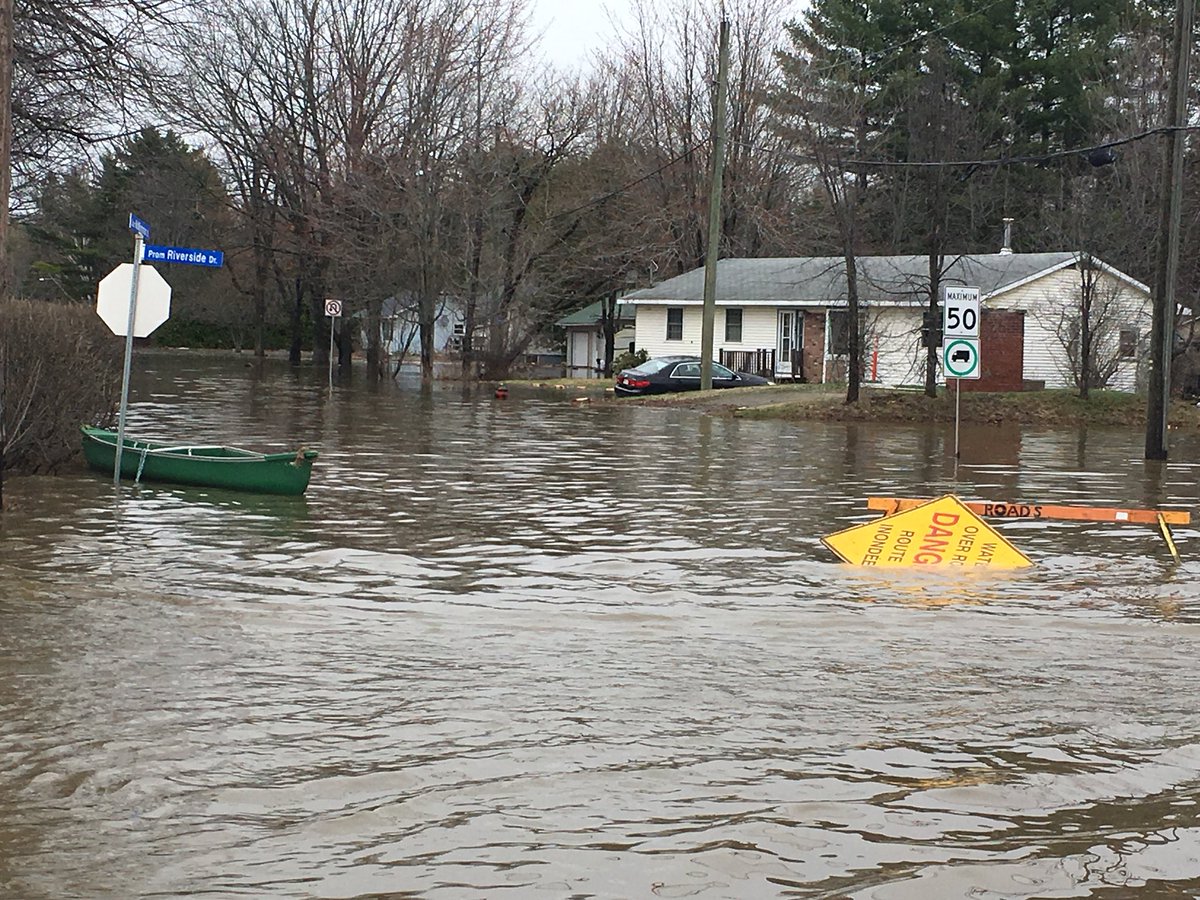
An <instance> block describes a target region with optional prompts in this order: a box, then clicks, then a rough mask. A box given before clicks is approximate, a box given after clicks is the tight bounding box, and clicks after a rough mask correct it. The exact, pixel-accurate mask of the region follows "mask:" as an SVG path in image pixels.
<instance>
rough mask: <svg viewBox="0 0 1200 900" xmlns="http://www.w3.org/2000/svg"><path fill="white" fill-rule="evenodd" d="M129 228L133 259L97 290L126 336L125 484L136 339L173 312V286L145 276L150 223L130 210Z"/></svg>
mask: <svg viewBox="0 0 1200 900" xmlns="http://www.w3.org/2000/svg"><path fill="white" fill-rule="evenodd" d="M129 230H130V231H132V232H133V262H132V263H122V264H121V265H119V266H117V267H116V268H115V269H113V270H112V271H111V272H109V273H108V274H107V275H106V276H104V279H103V280H102V281H101V282H100V287H99V289H98V290H97V291H96V312H97V314H99V316H100V318H101V319H103V320H104V324H106V325H107V326H108V327H109V329H110V330H111V331H112V333H113V334H115V335H117V336H123V337H124V338H125V367H124V369H123V375H122V376H121V411H120V414H119V415H118V417H117V452H116V457H115V459H114V461H113V484H120V483H121V449H122V448H123V447H124V445H125V413H126V410H127V409H128V407H129V370H130V364H131V362H132V360H133V339H134V337H135V336H136V337H146V335H148V334H150V332H152V331H153V330H154V329H155V328H157V327H158V326H159V325H161V324H162V323H163V322H165V321H167V318H168V317H169V316H170V315H171V286H170V285H169V284H167V283H166V282H165V281H164V280H163V277H162V276H161V275H159V274H158V272H156V271H154V269H147V270H146V273H145V278H143V277H142V275H143V273H142V248H143V246H144V242H145V241H146V240H148V239H149V238H150V226H149V225H147V224H146V223H145V222H143V221H142V220H141V219H139V218H138V217H137V216H135V215H134V214H133V213H130V214H129ZM139 301H141V309H140V310H139V308H138V305H139ZM139 312H140V315H139Z"/></svg>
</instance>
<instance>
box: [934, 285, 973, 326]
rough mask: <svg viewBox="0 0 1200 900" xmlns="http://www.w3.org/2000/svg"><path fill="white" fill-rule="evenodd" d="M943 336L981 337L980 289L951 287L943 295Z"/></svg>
mask: <svg viewBox="0 0 1200 900" xmlns="http://www.w3.org/2000/svg"><path fill="white" fill-rule="evenodd" d="M942 336H943V337H944V338H947V339H948V338H978V337H979V288H977V287H949V286H947V287H946V288H945V289H944V292H943V294H942Z"/></svg>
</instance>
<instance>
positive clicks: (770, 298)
mask: <svg viewBox="0 0 1200 900" xmlns="http://www.w3.org/2000/svg"><path fill="white" fill-rule="evenodd" d="M1075 260H1076V254H1074V253H1067V252H1062V253H985V254H974V255H964V256H959V257H957V258H952V262H951V264H950V266H949V268H948V269H947V271H946V273H945V275H944V276H943V280H944V282H945V283H946V284H951V285H969V286H971V287H978V288H979V289H980V292H981V293H982V295H983V296H984V297H988V296H991V295H993V294H996V293H999V292H1001V291H1004V290H1005V289H1007V288H1010V287H1013V286H1014V285H1017V284H1019V283H1021V282H1023V281H1026V280H1028V279H1030V278H1033V277H1034V276H1036V275H1040V274H1044V273H1048V272H1050V271H1052V270H1055V269H1059V268H1062V267H1064V266H1067V265H1070V264H1072V263H1073V262H1075ZM1126 277H1128V276H1126ZM928 285H929V257H928V256H860V257H858V291H859V298H860V299H861V300H862V301H863V302H867V303H871V302H875V303H878V302H884V301H887V302H892V303H905V302H909V303H923V302H925V298H926V297H927V296H928V290H929V287H928ZM716 298H717V301H718V302H722V303H763V304H771V303H797V302H800V303H805V302H807V303H815V304H822V305H825V304H837V303H844V302H845V298H846V263H845V260H844V259H843V258H842V257H840V256H813V257H776V258H771V259H723V260H721V261H720V262H718V263H717V288H716ZM622 299H623V300H624V301H626V302H632V303H638V302H642V303H664V302H666V303H700V302H703V300H704V269H703V268H699V269H694V270H692V271H691V272H686V273H684V274H683V275H678V276H676V277H675V278H669V279H667V280H666V281H663V282H661V283H659V284H656V285H654V286H653V287H648V288H643V289H642V290H639V291H634V292H632V293H630V294H626V295H625V297H623V298H622Z"/></svg>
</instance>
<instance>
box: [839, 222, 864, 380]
mask: <svg viewBox="0 0 1200 900" xmlns="http://www.w3.org/2000/svg"><path fill="white" fill-rule="evenodd" d="M843 253H844V255H845V258H846V337H847V347H846V350H847V354H846V355H847V356H848V357H849V358H848V359H847V361H846V402H847V403H857V402H858V398H859V393H860V388H861V386H862V340H861V335H860V334H859V327H858V325H859V322H858V319H859V316H858V258H857V257H856V256H855V253H854V247H853V245H852V244H851V243H847V244H846V246H845V247H844V250H843Z"/></svg>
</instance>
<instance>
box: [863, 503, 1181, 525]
mask: <svg viewBox="0 0 1200 900" xmlns="http://www.w3.org/2000/svg"><path fill="white" fill-rule="evenodd" d="M928 502H929V501H928V500H914V499H911V498H908V497H868V498H867V509H877V510H881V511H882V512H883V513H884V515H889V516H890V515H892V514H894V513H898V512H903V511H904V510H906V509H913V508H915V507H918V506H920V505H922V504H923V503H928ZM963 505H964V506H966V507H967V509H969V510H971V511H972V512H974V513H976V514H977V515H981V516H998V517H1000V518H1002V519H1064V520H1067V521H1075V522H1131V523H1135V524H1138V525H1158V524H1159V523H1160V522H1166V523H1167V524H1168V525H1187V524H1189V523H1190V522H1191V521H1192V514H1191V513H1189V512H1183V511H1182V510H1174V509H1172V510H1157V509H1117V508H1115V507H1102V506H1055V505H1052V504H1049V503H985V502H980V501H973V500H972V501H965V502H963ZM1160 517H1161V518H1160Z"/></svg>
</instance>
